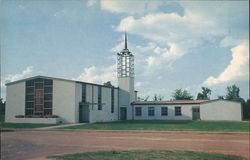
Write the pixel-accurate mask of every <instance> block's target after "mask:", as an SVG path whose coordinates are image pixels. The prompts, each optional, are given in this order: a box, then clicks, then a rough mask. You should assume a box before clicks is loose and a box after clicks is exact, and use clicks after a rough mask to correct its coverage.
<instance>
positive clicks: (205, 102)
mask: <svg viewBox="0 0 250 160" xmlns="http://www.w3.org/2000/svg"><path fill="white" fill-rule="evenodd" d="M215 101H227V102H233V103H241V102H238V101H233V100H228V99H213V100H209V101H206V102H202V104H204V103H211V102H215Z"/></svg>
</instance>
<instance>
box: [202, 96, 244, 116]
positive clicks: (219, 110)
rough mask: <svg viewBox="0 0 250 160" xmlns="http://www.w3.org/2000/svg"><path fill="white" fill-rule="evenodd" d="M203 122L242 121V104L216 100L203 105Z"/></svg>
mask: <svg viewBox="0 0 250 160" xmlns="http://www.w3.org/2000/svg"><path fill="white" fill-rule="evenodd" d="M200 117H201V120H228V121H241V120H242V110H241V103H238V102H232V101H226V100H216V101H210V102H207V103H202V104H201V108H200Z"/></svg>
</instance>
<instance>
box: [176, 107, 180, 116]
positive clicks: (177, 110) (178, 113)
mask: <svg viewBox="0 0 250 160" xmlns="http://www.w3.org/2000/svg"><path fill="white" fill-rule="evenodd" d="M174 110H175V115H176V116H181V107H174Z"/></svg>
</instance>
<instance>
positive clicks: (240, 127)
mask: <svg viewBox="0 0 250 160" xmlns="http://www.w3.org/2000/svg"><path fill="white" fill-rule="evenodd" d="M60 129H99V130H157V131H187V130H197V131H249V122H225V121H116V122H106V123H93V124H84V125H79V126H71V127H63V128H60Z"/></svg>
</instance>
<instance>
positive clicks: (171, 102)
mask: <svg viewBox="0 0 250 160" xmlns="http://www.w3.org/2000/svg"><path fill="white" fill-rule="evenodd" d="M174 101H175V100H173V101H169V102H165V103H164V101H140V102H142V103H141V104H140V103H139V104H136V102H132V103H131V104H132V105H183V104H185V105H193V104H205V103H212V102H215V101H226V102H232V103H241V102H237V101H232V100H227V99H213V100H208V101H204V102H202V101H201V102H195V100H193V103H192V102H191V101H190V102H187V103H185V102H183V103H182V102H176V103H175V102H174Z"/></svg>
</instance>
